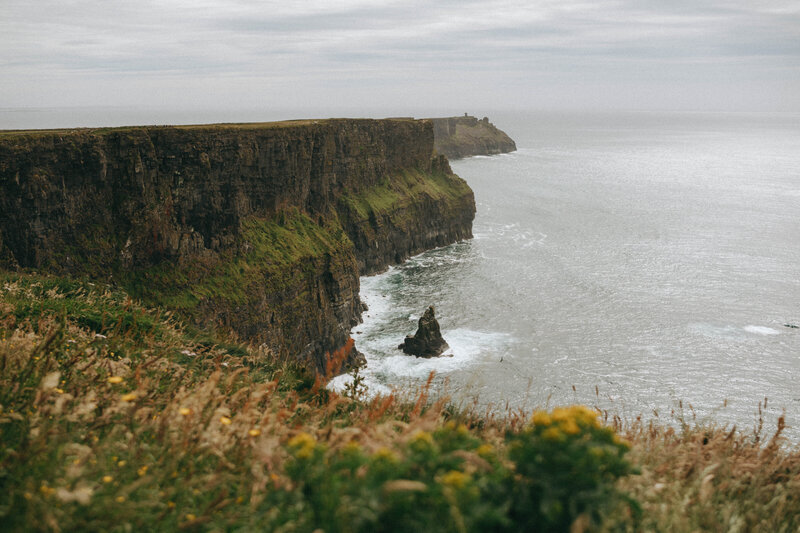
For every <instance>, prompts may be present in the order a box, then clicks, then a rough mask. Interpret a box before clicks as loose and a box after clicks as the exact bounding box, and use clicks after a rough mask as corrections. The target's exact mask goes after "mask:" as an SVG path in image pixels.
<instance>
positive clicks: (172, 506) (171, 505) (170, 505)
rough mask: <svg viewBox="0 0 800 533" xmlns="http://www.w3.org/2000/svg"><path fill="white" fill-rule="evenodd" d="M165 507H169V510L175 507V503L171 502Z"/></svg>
mask: <svg viewBox="0 0 800 533" xmlns="http://www.w3.org/2000/svg"><path fill="white" fill-rule="evenodd" d="M167 507H169V508H170V509H172V508H174V507H175V502H173V501H169V502H167Z"/></svg>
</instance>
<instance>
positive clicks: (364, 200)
mask: <svg viewBox="0 0 800 533" xmlns="http://www.w3.org/2000/svg"><path fill="white" fill-rule="evenodd" d="M469 191H470V189H469V185H467V183H466V182H465V181H464V180H462V179H461V178H459V177H457V176H454V175H452V174H445V173H443V172H432V173H427V172H422V171H420V170H406V171H404V172H402V173H400V174H396V175H393V176H389V177H387V178H386V179H384V180H383V181H382V182H381V183H379V184H378V185H376V186H374V187H370V188H368V189H365V190H363V191H360V192H358V193H350V194H346V195H344V196H343V197H342V200H343V201H344V203H345V205H346V206H347V207H348V209H349V211H350V212H351V213H356V214H357V217H358V218H360V219H361V220H367V219H368V218H369V216H370V214H376V215H377V214H386V213H390V212H392V211H394V210H396V209H397V208H398V207H402V206H406V205H409V204H411V203H414V202H415V201H416V200H417V199H418V198H419V197H420V196H423V195H424V196H428V197H429V198H431V199H433V200H448V199H449V200H456V199H458V198H461V197H463V196H464V195H465V194H468V193H469Z"/></svg>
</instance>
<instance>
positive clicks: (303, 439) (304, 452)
mask: <svg viewBox="0 0 800 533" xmlns="http://www.w3.org/2000/svg"><path fill="white" fill-rule="evenodd" d="M316 444H317V441H316V439H315V438H314V437H312V436H311V435H309V434H308V433H298V434H297V435H295V436H294V437H292V438H291V439H289V447H290V448H292V449H293V451H294V455H295V457H297V458H298V459H308V458H309V457H311V455H312V454H313V453H314V447H315V446H316Z"/></svg>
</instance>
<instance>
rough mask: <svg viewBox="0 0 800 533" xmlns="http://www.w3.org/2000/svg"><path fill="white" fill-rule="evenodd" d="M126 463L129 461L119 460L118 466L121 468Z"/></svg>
mask: <svg viewBox="0 0 800 533" xmlns="http://www.w3.org/2000/svg"><path fill="white" fill-rule="evenodd" d="M126 464H127V461H120V462H118V463H117V466H118V467H120V468H122V467H123V466H125V465H126Z"/></svg>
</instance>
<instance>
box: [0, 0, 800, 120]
mask: <svg viewBox="0 0 800 533" xmlns="http://www.w3.org/2000/svg"><path fill="white" fill-rule="evenodd" d="M99 105H109V106H175V107H182V108H187V109H191V108H201V107H215V108H275V109H314V110H326V109H329V110H330V113H329V114H336V113H339V112H342V111H346V110H353V109H359V108H363V109H365V110H369V111H370V112H375V113H378V114H380V113H381V111H385V114H387V115H390V114H395V113H407V114H413V113H415V112H417V111H418V110H432V109H441V110H442V111H443V112H444V111H450V110H456V111H460V110H462V109H463V110H477V111H476V112H478V111H479V110H481V109H498V110H502V109H551V108H559V109H563V108H567V109H595V108H599V109H654V110H661V109H683V110H753V111H756V110H775V111H781V110H789V111H800V1H798V0H771V1H762V0H729V1H716V0H665V1H655V0H619V1H612V0H587V1H581V0H521V1H517V0H496V1H493V0H481V1H471V0H459V1H453V0H446V1H438V2H431V1H416V0H412V1H381V2H377V1H366V0H336V1H325V0H307V1H302V2H290V1H287V0H282V1H280V2H273V1H260V2H259V1H250V0H191V1H187V0H131V1H120V0H0V107H5V108H8V107H27V106H40V107H41V106H47V107H55V106H99Z"/></svg>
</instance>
